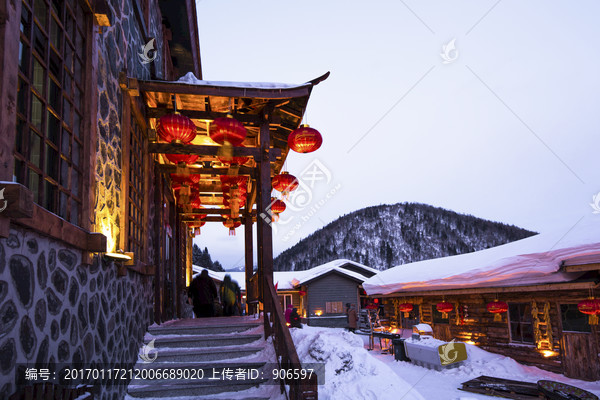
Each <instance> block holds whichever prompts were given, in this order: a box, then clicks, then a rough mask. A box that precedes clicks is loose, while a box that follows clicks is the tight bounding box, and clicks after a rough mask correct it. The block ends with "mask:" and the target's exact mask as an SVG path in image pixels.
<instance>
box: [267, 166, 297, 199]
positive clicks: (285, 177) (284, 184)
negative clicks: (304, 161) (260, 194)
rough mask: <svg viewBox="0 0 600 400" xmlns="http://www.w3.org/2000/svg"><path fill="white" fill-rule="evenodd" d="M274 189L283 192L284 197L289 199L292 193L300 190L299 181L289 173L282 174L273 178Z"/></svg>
mask: <svg viewBox="0 0 600 400" xmlns="http://www.w3.org/2000/svg"><path fill="white" fill-rule="evenodd" d="M272 183H273V189H275V190H277V191H278V192H281V193H282V194H283V197H286V198H287V197H288V195H289V193H290V192H293V191H294V190H296V189H298V179H296V177H295V176H294V175H292V174H290V173H289V172H282V173H280V174H279V175H275V176H274V177H273V181H272Z"/></svg>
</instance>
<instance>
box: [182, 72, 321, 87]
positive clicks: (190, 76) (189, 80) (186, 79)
mask: <svg viewBox="0 0 600 400" xmlns="http://www.w3.org/2000/svg"><path fill="white" fill-rule="evenodd" d="M173 83H186V84H189V85H198V86H221V87H233V88H241V89H248V88H251V89H294V88H299V87H303V86H310V85H311V83H310V82H307V83H301V84H289V83H276V82H228V81H205V80H202V79H198V78H196V76H195V75H194V73H193V72H188V73H187V74H185V75H184V76H182V77H181V78H179V79H178V80H177V81H175V82H173Z"/></svg>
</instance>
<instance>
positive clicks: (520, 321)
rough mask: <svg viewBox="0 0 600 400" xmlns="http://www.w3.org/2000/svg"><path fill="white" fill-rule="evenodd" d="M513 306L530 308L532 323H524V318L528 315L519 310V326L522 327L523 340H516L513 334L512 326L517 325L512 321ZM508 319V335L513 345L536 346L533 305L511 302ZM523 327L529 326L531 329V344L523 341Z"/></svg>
mask: <svg viewBox="0 0 600 400" xmlns="http://www.w3.org/2000/svg"><path fill="white" fill-rule="evenodd" d="M511 306H519V307H520V306H524V307H527V306H529V309H530V310H529V313H530V318H531V322H523V320H522V317H523V316H524V315H525V314H526V313H524V312H522V311H521V310H520V309H519V321H518V324H519V325H521V340H517V339H516V338H514V337H513V333H512V324H513V323H517V322H514V321H513V320H512V315H511V311H510V308H511ZM507 314H508V318H507V319H506V320H507V325H508V335H509V338H510V343H511V344H516V345H525V346H535V337H534V333H533V316H532V315H531V303H527V302H510V303H508V312H507ZM523 325H529V326H530V327H531V342H528V341H525V340H523V333H522V332H523V329H522V326H523Z"/></svg>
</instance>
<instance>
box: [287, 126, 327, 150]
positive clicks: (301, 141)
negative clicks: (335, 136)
mask: <svg viewBox="0 0 600 400" xmlns="http://www.w3.org/2000/svg"><path fill="white" fill-rule="evenodd" d="M321 144H323V137H322V136H321V134H320V133H319V131H318V130H316V129H314V128H311V127H309V126H308V125H306V124H305V125H302V126H301V127H300V128H298V129H296V130H294V131H293V132H292V133H290V135H289V136H288V146H290V149H292V150H294V151H295V152H297V153H312V152H313V151H316V150H317V149H318V148H319V147H321Z"/></svg>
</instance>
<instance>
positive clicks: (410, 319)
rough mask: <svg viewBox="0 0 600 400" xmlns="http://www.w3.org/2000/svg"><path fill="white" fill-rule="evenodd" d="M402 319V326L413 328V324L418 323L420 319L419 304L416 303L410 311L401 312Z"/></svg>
mask: <svg viewBox="0 0 600 400" xmlns="http://www.w3.org/2000/svg"><path fill="white" fill-rule="evenodd" d="M400 321H401V325H402V328H404V329H411V328H412V327H413V326H415V325H417V324H418V323H419V322H420V321H419V305H418V304H414V305H413V309H412V311H411V312H408V313H403V312H401V313H400Z"/></svg>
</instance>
